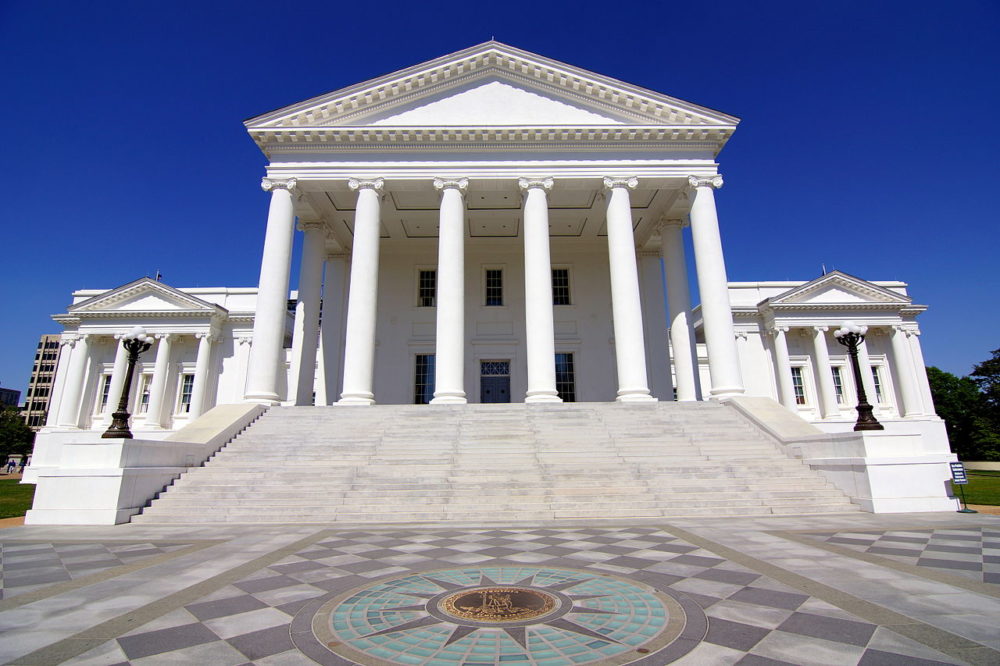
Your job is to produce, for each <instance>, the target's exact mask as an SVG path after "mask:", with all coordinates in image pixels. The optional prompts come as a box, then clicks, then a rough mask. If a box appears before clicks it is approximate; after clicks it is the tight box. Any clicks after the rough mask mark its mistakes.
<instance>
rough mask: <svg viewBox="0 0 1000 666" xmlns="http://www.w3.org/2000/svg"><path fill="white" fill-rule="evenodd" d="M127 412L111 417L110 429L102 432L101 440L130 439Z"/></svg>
mask: <svg viewBox="0 0 1000 666" xmlns="http://www.w3.org/2000/svg"><path fill="white" fill-rule="evenodd" d="M128 417H129V413H128V412H115V413H114V414H112V415H111V427H110V428H108V429H107V430H105V431H104V434H103V435H101V439H132V431H131V430H129V429H128Z"/></svg>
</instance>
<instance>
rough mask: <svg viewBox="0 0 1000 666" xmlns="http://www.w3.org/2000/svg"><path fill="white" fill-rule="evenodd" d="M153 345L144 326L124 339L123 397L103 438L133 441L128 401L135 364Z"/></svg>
mask: <svg viewBox="0 0 1000 666" xmlns="http://www.w3.org/2000/svg"><path fill="white" fill-rule="evenodd" d="M152 344H153V336H151V335H147V334H146V330H145V329H144V328H143V327H142V326H136V327H135V328H133V329H132V330H131V331H129V332H128V333H127V334H126V335H125V337H124V338H122V346H123V347H125V351H127V352H128V369H127V370H125V383H124V384H122V396H121V400H119V401H118V411H116V412H115V413H114V414H112V415H111V418H112V420H111V427H110V428H108V429H107V431H105V433H104V434H103V435H101V437H102V438H103V439H112V438H116V437H121V438H124V439H132V431H131V430H129V429H128V419H129V413H128V401H129V396H130V395H131V393H132V374H133V372H134V371H135V364H136V362H137V361H138V360H139V354H141V353H142V352H144V351H146V350H147V349H149V348H150V346H151V345H152Z"/></svg>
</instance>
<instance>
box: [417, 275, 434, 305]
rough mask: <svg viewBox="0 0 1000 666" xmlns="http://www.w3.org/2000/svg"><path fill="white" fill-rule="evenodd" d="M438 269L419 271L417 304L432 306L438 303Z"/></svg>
mask: <svg viewBox="0 0 1000 666" xmlns="http://www.w3.org/2000/svg"><path fill="white" fill-rule="evenodd" d="M436 295H437V271H419V275H418V278H417V305H418V306H420V307H422V308H432V307H434V306H435V305H436V302H435V300H434V299H435V296H436Z"/></svg>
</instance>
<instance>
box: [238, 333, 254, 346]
mask: <svg viewBox="0 0 1000 666" xmlns="http://www.w3.org/2000/svg"><path fill="white" fill-rule="evenodd" d="M236 342H237V343H238V344H239V345H241V346H242V345H252V344H253V336H252V335H241V336H239V337H237V338H236Z"/></svg>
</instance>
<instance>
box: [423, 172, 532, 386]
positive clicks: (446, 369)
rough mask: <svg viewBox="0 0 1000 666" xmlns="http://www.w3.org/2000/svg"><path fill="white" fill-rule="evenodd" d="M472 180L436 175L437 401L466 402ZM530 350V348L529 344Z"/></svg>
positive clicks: (435, 354) (435, 365)
mask: <svg viewBox="0 0 1000 666" xmlns="http://www.w3.org/2000/svg"><path fill="white" fill-rule="evenodd" d="M468 186H469V181H468V180H467V179H465V178H460V179H458V180H442V179H441V178H435V179H434V189H436V190H438V191H440V192H441V210H440V222H439V224H438V266H437V299H436V301H435V302H436V304H437V305H436V307H437V338H436V343H435V348H434V398H433V399H432V400H431V404H434V405H442V404H445V405H464V404H465V403H466V402H467V400H466V397H465V381H464V379H465V377H464V372H465V369H464V363H463V361H464V359H465V204H464V203H463V201H462V195H463V193H464V191H465V188H467V187H468ZM529 354H530V348H529Z"/></svg>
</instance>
